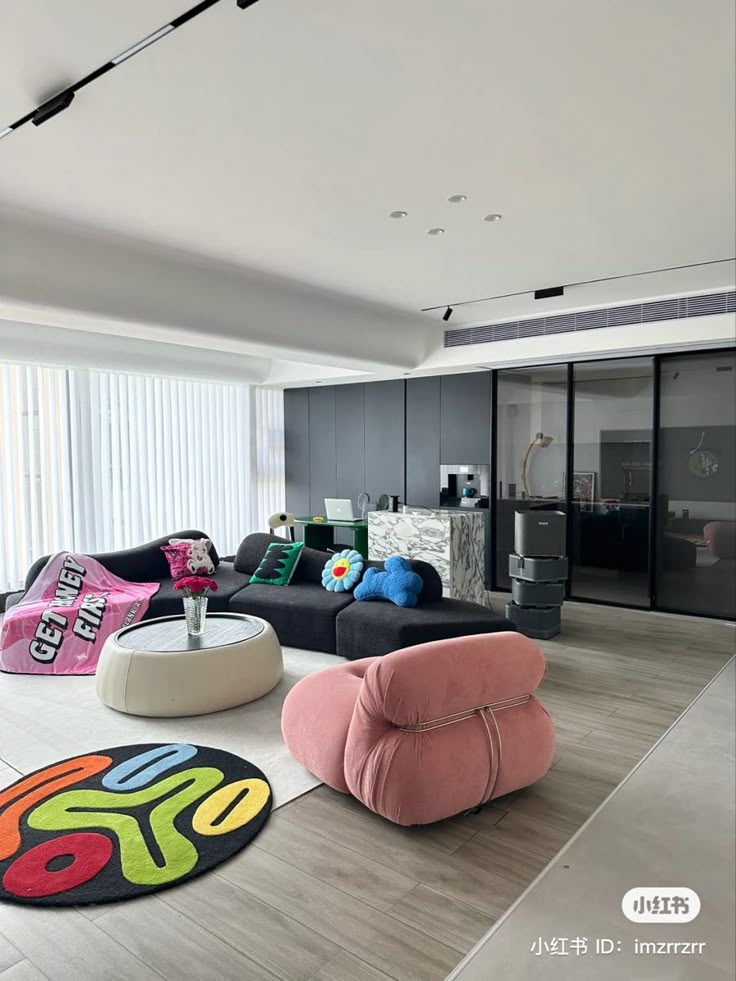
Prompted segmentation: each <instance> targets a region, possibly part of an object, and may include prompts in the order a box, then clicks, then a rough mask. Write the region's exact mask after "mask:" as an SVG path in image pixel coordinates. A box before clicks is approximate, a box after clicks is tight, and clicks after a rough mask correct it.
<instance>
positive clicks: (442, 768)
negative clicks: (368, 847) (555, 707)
mask: <svg viewBox="0 0 736 981" xmlns="http://www.w3.org/2000/svg"><path fill="white" fill-rule="evenodd" d="M544 673H545V661H544V656H543V655H542V652H541V650H540V649H539V647H538V646H537V645H536V644H535V643H534V642H533V641H531V640H529V639H528V638H526V637H523V636H522V635H521V634H518V633H512V632H501V633H494V634H480V635H477V636H473V637H460V638H454V639H451V640H440V641H434V642H432V643H429V644H421V645H418V646H415V647H408V648H406V649H404V650H401V651H396V652H394V653H393V654H387V655H386V656H385V657H372V658H365V659H364V660H360V661H352V662H349V663H347V664H338V665H335V666H334V667H329V668H326V669H325V670H323V671H319V672H317V673H316V674H313V675H309V676H308V677H306V678H304V679H303V680H302V681H300V682H299V683H298V684H297V685H295V687H294V688H293V689H292V690H291V692H289V694H288V696H287V698H286V701H285V703H284V710H283V715H282V730H283V734H284V739H285V740H286V744H287V746H288V747H289V750H290V751H291V753H292V755H293V756H294V757H295V759H297V760H298V761H299V762H300V763H302V764H303V765H304V766H305V767H306V768H307V769H308V770H310V771H311V772H312V773H313V774H314V775H315V776H317V777H319V778H320V779H321V780H323V781H324V782H325V783H326V784H327V785H328V786H330V787H332V788H334V789H335V790H339V791H341V792H342V793H345V794H348V793H349V794H353V796H355V797H357V798H358V800H360V801H362V802H363V804H365V806H366V807H368V808H370V810H372V811H375V812H376V813H377V814H381V815H383V816H384V817H385V818H388V819H389V820H390V821H394V822H395V823H396V824H403V825H412V824H429V823H431V822H433V821H439V820H441V819H443V818H446V817H450V816H451V815H453V814H458V813H461V812H463V811H466V810H468V809H470V808H473V807H476V806H478V805H480V804H483V803H486V802H487V801H489V800H491V799H492V798H494V797H501V796H503V795H504V794H508V793H510V792H511V791H513V790H518V789H520V788H521V787H525V786H528V785H529V784H531V783H534V782H535V781H536V780H538V779H539V778H540V777H542V776H543V775H544V774H545V773H546V772H547V770H548V769H549V767H550V764H551V762H552V754H553V750H554V726H553V724H552V720H551V718H550V716H549V713H548V712H547V710H546V709H545V707H544V706H543V705H542V703H541V702H540V701H539V699H538V698H536V696H535V695H534V691H535V689H536V688H537V687H538V686H539V684H540V682H541V681H542V679H543V677H544Z"/></svg>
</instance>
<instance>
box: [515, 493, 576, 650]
mask: <svg viewBox="0 0 736 981" xmlns="http://www.w3.org/2000/svg"><path fill="white" fill-rule="evenodd" d="M565 520H566V518H565V515H564V514H563V513H562V511H517V512H516V517H515V523H514V547H515V548H516V552H513V553H512V554H511V555H509V575H510V576H511V597H512V599H511V602H510V603H507V604H506V616H507V617H508V619H509V620H511V621H512V622H513V623H515V624H516V628H517V630H518V631H519V632H520V633H522V634H525V635H526V636H527V637H535V638H541V639H546V638H549V637H555V636H556V635H557V634H558V633H559V632H560V609H561V607H562V603H563V601H564V598H565V580H566V579H567V557H566V556H565V550H566V547H565V540H566V536H565Z"/></svg>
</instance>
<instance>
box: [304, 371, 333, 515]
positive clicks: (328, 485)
mask: <svg viewBox="0 0 736 981" xmlns="http://www.w3.org/2000/svg"><path fill="white" fill-rule="evenodd" d="M336 458H337V454H336V450H335V389H334V387H330V388H310V389H309V513H310V514H324V513H325V498H326V497H335V496H336V490H337V468H336Z"/></svg>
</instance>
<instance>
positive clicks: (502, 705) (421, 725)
mask: <svg viewBox="0 0 736 981" xmlns="http://www.w3.org/2000/svg"><path fill="white" fill-rule="evenodd" d="M530 698H531V695H518V696H516V697H514V698H505V699H503V700H502V701H500V702H491V703H490V704H488V705H478V706H476V707H475V708H471V709H465V710H464V711H462V712H456V713H455V714H454V715H445V716H441V717H440V718H439V719H430V720H429V721H427V722H416V723H414V724H408V725H405V726H397V728H398V729H400V730H401V731H402V732H431V731H432V730H433V729H441V728H442V727H443V726H451V725H455V723H457V722H465V721H466V720H467V719H475V718H476V717H477V718H480V720H481V721H482V723H483V726H484V728H485V730H486V734H487V736H488V750H489V757H490V759H489V767H488V781H487V783H486V789H485V791H484V793H483V797H482V799H481V800H480V801H479V803H478V806H479V807H482V806H483V805H484V804H487V803H488V801H489V800H490V799H491V797H492V796H493V791H494V790H495V788H496V782H497V780H498V774H499V771H500V769H501V760H502V755H503V740H502V739H501V730H500V729H499V727H498V721H497V720H496V712H502V711H503V710H504V709H508V708H516V706H517V705H525V704H526V703H527V702H528V701H529V700H530ZM489 715H490V717H491V720H492V722H493V728H491V726H489V725H488V716H489Z"/></svg>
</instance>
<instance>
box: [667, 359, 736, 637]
mask: <svg viewBox="0 0 736 981" xmlns="http://www.w3.org/2000/svg"><path fill="white" fill-rule="evenodd" d="M660 370H661V374H660V431H659V453H658V457H659V460H658V469H657V493H658V504H659V517H658V522H657V541H656V562H657V578H656V601H657V606H659V607H662V608H664V609H667V610H673V611H677V612H682V613H694V614H699V613H704V614H710V615H712V616H721V617H727V618H731V619H733V618H734V617H736V504H735V503H734V502H735V501H736V461H735V457H736V354H734V352H733V351H729V352H726V353H724V354H718V353H716V352H713V353H711V352H706V353H703V354H692V355H690V354H688V355H676V356H675V355H673V356H667V357H663V358H662V359H661V369H660Z"/></svg>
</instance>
